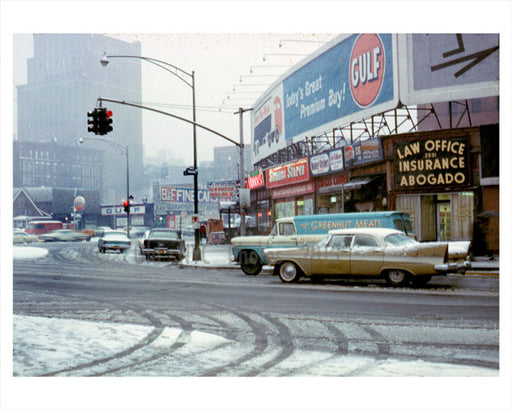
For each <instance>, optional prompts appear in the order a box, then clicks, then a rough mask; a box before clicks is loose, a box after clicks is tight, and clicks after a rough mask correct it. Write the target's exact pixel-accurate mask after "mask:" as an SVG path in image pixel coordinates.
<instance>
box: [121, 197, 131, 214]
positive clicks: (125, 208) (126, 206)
mask: <svg viewBox="0 0 512 410" xmlns="http://www.w3.org/2000/svg"><path fill="white" fill-rule="evenodd" d="M123 205H124V211H125V212H126V213H127V214H129V213H130V201H128V200H126V201H124V202H123Z"/></svg>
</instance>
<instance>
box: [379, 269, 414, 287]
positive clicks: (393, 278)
mask: <svg viewBox="0 0 512 410" xmlns="http://www.w3.org/2000/svg"><path fill="white" fill-rule="evenodd" d="M385 277H386V281H387V282H388V283H389V284H390V285H393V286H403V285H405V284H406V283H407V282H408V281H409V275H408V274H407V272H405V271H403V270H397V269H396V270H395V269H393V270H389V271H387V272H386V275H385Z"/></svg>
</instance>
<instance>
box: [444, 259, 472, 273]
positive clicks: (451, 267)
mask: <svg viewBox="0 0 512 410" xmlns="http://www.w3.org/2000/svg"><path fill="white" fill-rule="evenodd" d="M470 268H471V262H469V261H464V262H463V263H443V264H441V265H436V266H435V270H436V271H437V272H444V273H465V272H466V271H467V270H468V269H470Z"/></svg>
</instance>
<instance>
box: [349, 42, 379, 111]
mask: <svg viewBox="0 0 512 410" xmlns="http://www.w3.org/2000/svg"><path fill="white" fill-rule="evenodd" d="M385 62H386V58H385V55H384V46H383V44H382V40H381V38H380V36H379V35H378V34H361V35H360V36H359V37H358V38H357V40H356V42H355V43H354V47H353V48H352V55H351V56H350V91H351V92H352V96H353V97H354V101H355V102H356V103H357V104H358V105H359V106H360V107H368V106H369V105H371V104H373V102H374V101H375V100H376V99H377V97H378V96H379V94H380V90H381V89H382V83H383V80H384V70H385Z"/></svg>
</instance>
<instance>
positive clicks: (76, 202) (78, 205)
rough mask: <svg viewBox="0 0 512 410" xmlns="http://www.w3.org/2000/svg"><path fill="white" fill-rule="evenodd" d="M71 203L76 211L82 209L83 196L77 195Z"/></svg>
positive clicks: (83, 206) (83, 204)
mask: <svg viewBox="0 0 512 410" xmlns="http://www.w3.org/2000/svg"><path fill="white" fill-rule="evenodd" d="M73 205H74V206H75V209H76V210H77V211H82V210H83V209H84V208H85V198H84V197H83V196H77V197H76V198H75V200H74V201H73Z"/></svg>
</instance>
